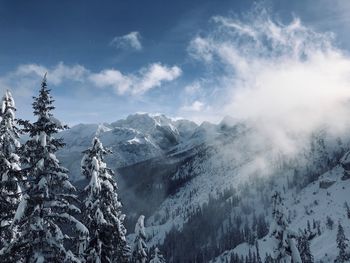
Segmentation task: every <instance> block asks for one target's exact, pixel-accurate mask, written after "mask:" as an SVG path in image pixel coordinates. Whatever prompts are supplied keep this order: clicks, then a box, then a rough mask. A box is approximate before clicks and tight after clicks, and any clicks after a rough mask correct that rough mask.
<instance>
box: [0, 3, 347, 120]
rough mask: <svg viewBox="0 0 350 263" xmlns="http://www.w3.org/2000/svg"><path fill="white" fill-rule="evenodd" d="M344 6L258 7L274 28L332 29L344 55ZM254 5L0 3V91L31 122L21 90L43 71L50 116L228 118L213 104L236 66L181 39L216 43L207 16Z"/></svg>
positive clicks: (219, 101) (26, 93)
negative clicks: (296, 23)
mask: <svg viewBox="0 0 350 263" xmlns="http://www.w3.org/2000/svg"><path fill="white" fill-rule="evenodd" d="M347 2H348V1H345V0H344V1H338V0H336V1H326V0H319V1H317V0H314V1H311V0H297V1H287V0H276V1H263V2H261V1H260V2H258V5H259V6H260V8H261V7H262V6H263V7H264V8H266V9H267V10H268V13H269V16H270V17H272V18H271V19H273V20H274V21H277V22H276V23H277V24H278V25H279V24H285V25H288V24H289V23H292V21H293V19H294V18H295V17H298V18H300V21H301V23H302V25H303V26H304V27H307V28H310V29H312V30H313V31H315V32H320V33H322V34H323V33H324V32H332V33H333V34H334V36H335V38H334V39H332V46H336V47H337V48H340V49H341V50H342V54H346V53H347V51H348V50H349V49H350V37H349V36H350V26H348V24H349V23H348V22H349V19H350V18H348V17H350V16H349V12H350V4H349V3H347ZM254 6H256V4H255V2H254V1H249V0H244V1H243V0H242V1H227V0H220V1H209V0H203V1H199V0H193V1H161V0H159V1H134V0H129V1H121V0H117V1H65V0H63V1H24V0H23V1H17V0H14V1H0V34H1V38H0V39H1V41H0V88H1V90H2V91H3V90H4V89H6V88H9V89H11V90H12V91H13V93H14V96H15V99H16V101H17V107H18V115H19V116H20V117H23V118H31V114H30V112H31V110H30V106H31V96H32V95H35V93H36V92H37V90H38V88H39V85H40V78H41V75H42V74H43V72H45V71H48V82H49V86H50V87H51V88H52V89H53V94H54V96H55V98H56V106H57V109H56V114H57V115H58V116H59V117H60V118H61V119H63V120H64V121H65V122H67V123H69V124H76V123H80V122H84V123H86V122H112V121H114V120H117V119H119V118H122V117H125V116H126V115H128V114H131V113H135V112H151V113H164V114H166V115H169V116H171V117H185V118H190V119H193V120H195V121H197V122H200V121H203V120H205V119H208V120H210V121H218V120H219V119H220V118H222V116H224V115H227V114H230V115H235V114H234V113H232V114H231V112H230V111H229V110H222V109H223V108H222V107H223V105H225V106H226V105H228V104H231V103H232V101H231V100H230V99H228V96H227V94H228V93H227V92H228V85H227V82H226V80H227V79H230V78H231V77H233V76H236V74H237V70H236V69H235V70H232V72H230V69H228V68H227V63H226V64H225V63H223V62H222V60H221V61H220V62H215V63H213V61H212V60H211V61H210V63H208V60H205V59H204V60H203V57H202V58H201V59H198V56H196V55H194V53H196V52H197V51H198V48H199V46H198V45H197V46H196V47H195V48H196V49H197V50H196V52H193V50H192V49H191V48H193V45H191V43H192V44H193V43H194V40H195V39H196V38H197V37H200V38H201V39H202V38H203V39H206V40H208V39H209V38H210V39H215V40H216V38H217V39H221V38H222V36H221V35H220V36H218V34H221V33H222V31H220V29H218V25H217V23H216V22H215V21H214V20H215V19H213V17H218V16H220V17H222V18H230V19H235V21H245V17H246V16H247V13H249V12H251V10H252V9H254ZM250 19H251V18H250ZM213 21H214V22H213ZM220 21H222V20H220ZM220 23H221V22H220ZM246 23H251V21H250V22H246ZM221 29H222V28H221ZM257 30H259V29H257ZM223 35H225V33H224V34H223ZM240 36H241V35H240ZM235 37H237V35H235ZM222 41H227V39H225V40H222ZM316 41H317V40H316ZM197 44H198V42H197ZM235 48H238V49H239V48H240V46H237V43H236V44H235ZM210 52H213V51H210ZM196 54H197V53H196ZM201 55H203V53H201ZM268 56H270V55H268ZM233 86H235V85H233V84H232V85H230V88H232V87H233ZM226 108H227V107H225V109H226ZM228 109H231V107H228Z"/></svg>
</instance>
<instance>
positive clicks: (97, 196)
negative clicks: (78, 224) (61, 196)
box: [81, 138, 130, 263]
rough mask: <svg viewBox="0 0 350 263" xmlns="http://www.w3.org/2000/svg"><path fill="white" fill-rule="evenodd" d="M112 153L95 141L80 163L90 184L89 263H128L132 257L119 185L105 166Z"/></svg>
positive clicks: (86, 202)
mask: <svg viewBox="0 0 350 263" xmlns="http://www.w3.org/2000/svg"><path fill="white" fill-rule="evenodd" d="M109 153H111V151H110V150H108V149H106V148H104V147H103V145H102V143H101V142H100V140H99V139H97V138H94V139H93V141H92V146H91V148H89V149H88V150H86V151H85V152H84V156H83V159H82V162H81V169H82V174H83V175H84V176H85V177H86V178H87V179H88V180H89V183H88V185H87V186H86V187H85V189H84V201H83V204H84V206H85V207H84V212H83V218H84V223H85V225H86V226H87V228H88V229H89V231H90V236H89V239H88V242H87V243H86V249H85V252H84V254H85V258H86V261H87V262H94V263H98V262H103V263H104V262H118V263H124V262H128V260H129V256H130V255H129V254H130V248H129V247H128V245H127V243H126V239H125V235H126V229H125V227H124V225H123V221H124V218H125V215H124V214H122V212H121V207H122V205H121V203H120V201H119V200H118V195H117V183H116V182H115V180H114V179H113V174H114V173H113V171H112V170H111V169H110V168H108V167H107V165H106V163H105V162H104V158H105V156H106V155H107V154H109ZM83 247H84V246H81V248H82V249H83ZM81 252H82V251H81Z"/></svg>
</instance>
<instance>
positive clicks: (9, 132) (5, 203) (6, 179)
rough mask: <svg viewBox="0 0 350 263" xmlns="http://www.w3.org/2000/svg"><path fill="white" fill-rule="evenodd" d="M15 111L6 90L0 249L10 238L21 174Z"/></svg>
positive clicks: (0, 151)
mask: <svg viewBox="0 0 350 263" xmlns="http://www.w3.org/2000/svg"><path fill="white" fill-rule="evenodd" d="M15 111H16V108H15V102H14V100H13V98H12V95H11V92H10V91H6V93H5V95H4V96H3V98H2V107H1V111H0V116H1V122H0V250H1V249H2V248H3V247H4V246H6V245H7V244H8V243H9V242H10V240H11V239H12V237H13V234H14V231H13V229H12V228H11V227H10V226H11V224H12V220H13V217H14V215H15V212H16V209H17V206H18V204H19V202H20V198H21V188H20V181H21V180H22V176H21V172H20V170H21V168H20V163H19V156H18V155H17V153H18V149H19V147H20V143H19V134H20V130H19V128H18V127H17V126H16V120H15Z"/></svg>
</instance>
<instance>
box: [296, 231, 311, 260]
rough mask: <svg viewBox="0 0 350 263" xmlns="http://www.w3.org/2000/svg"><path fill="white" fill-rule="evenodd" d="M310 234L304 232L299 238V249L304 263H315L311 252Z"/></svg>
mask: <svg viewBox="0 0 350 263" xmlns="http://www.w3.org/2000/svg"><path fill="white" fill-rule="evenodd" d="M309 239H310V232H308V231H304V233H302V234H301V235H299V237H298V249H299V252H300V257H301V260H302V262H303V263H313V262H314V257H313V255H312V254H311V250H310V241H309Z"/></svg>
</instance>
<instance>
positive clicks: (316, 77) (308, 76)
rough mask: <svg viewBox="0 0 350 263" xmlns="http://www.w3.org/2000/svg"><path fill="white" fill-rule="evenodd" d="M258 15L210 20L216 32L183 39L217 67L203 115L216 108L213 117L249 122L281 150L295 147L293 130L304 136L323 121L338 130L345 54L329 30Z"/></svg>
mask: <svg viewBox="0 0 350 263" xmlns="http://www.w3.org/2000/svg"><path fill="white" fill-rule="evenodd" d="M258 13H259V12H256V13H254V12H253V13H252V14H249V15H247V16H246V17H243V18H242V19H241V20H237V19H234V18H230V17H215V18H213V20H212V21H213V22H214V23H215V25H216V29H215V30H214V31H212V32H209V33H208V34H207V35H206V36H201V37H195V38H194V39H193V40H192V41H191V42H190V45H189V47H188V51H189V54H190V55H191V56H192V57H193V58H195V59H196V60H197V61H202V62H204V64H205V65H209V66H210V67H212V66H213V65H215V66H218V67H216V68H222V69H223V71H222V72H220V73H219V74H220V75H218V76H216V77H217V79H218V82H217V83H218V84H217V85H218V86H220V87H219V88H220V91H221V92H222V94H221V96H219V97H217V98H216V99H215V100H212V101H211V102H212V104H209V106H211V112H212V113H213V114H210V113H208V112H205V113H204V116H203V117H205V116H215V113H218V112H220V114H218V115H216V118H217V120H219V119H221V118H222V117H223V116H225V115H231V116H233V117H235V118H239V119H249V120H252V121H253V122H254V123H255V124H257V127H258V128H259V129H260V131H261V132H262V133H263V134H264V136H267V137H268V138H269V139H271V141H273V142H274V143H275V144H276V147H277V146H278V147H280V148H281V147H282V146H285V148H284V149H283V150H287V148H288V147H292V148H294V150H295V147H298V146H299V145H297V144H294V142H293V140H294V138H293V136H294V135H295V134H298V135H300V134H303V135H305V136H307V135H308V134H310V132H312V131H314V130H315V129H317V128H319V127H321V126H323V125H327V126H328V127H332V132H335V133H340V132H344V131H346V129H347V128H348V127H349V124H350V119H349V118H348V116H350V108H349V107H348V102H349V101H350V57H349V56H348V54H347V53H346V52H343V51H342V50H340V49H338V48H336V47H335V46H334V44H333V43H334V41H333V40H334V36H333V35H332V34H330V33H319V32H315V31H314V30H312V29H311V28H308V27H306V26H305V25H303V24H302V22H301V21H300V20H299V19H297V18H295V19H294V20H293V21H291V22H290V23H289V24H286V25H284V24H282V23H280V22H278V21H275V20H274V19H273V18H271V17H270V16H269V15H268V14H267V12H261V13H262V14H261V15H259V14H258ZM212 77H213V76H212V75H208V76H206V78H207V79H210V78H212ZM207 88H208V87H207ZM203 102H204V103H206V104H208V101H203ZM190 116H191V115H190ZM195 116H196V118H198V114H197V115H195ZM265 138H266V137H265ZM290 150H291V148H289V149H288V151H290Z"/></svg>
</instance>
